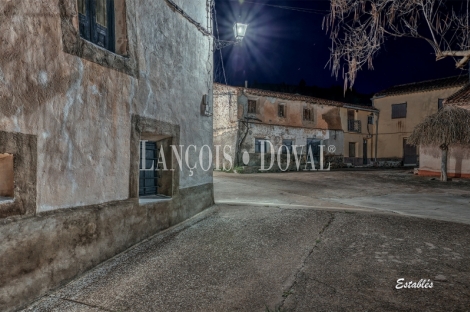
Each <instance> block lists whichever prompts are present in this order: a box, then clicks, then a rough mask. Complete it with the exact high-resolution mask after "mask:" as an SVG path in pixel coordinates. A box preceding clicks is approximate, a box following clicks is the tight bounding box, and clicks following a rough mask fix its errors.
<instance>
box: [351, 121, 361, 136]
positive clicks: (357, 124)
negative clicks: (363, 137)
mask: <svg viewBox="0 0 470 312" xmlns="http://www.w3.org/2000/svg"><path fill="white" fill-rule="evenodd" d="M348 131H349V132H357V133H361V132H362V123H361V121H360V120H353V119H349V120H348Z"/></svg>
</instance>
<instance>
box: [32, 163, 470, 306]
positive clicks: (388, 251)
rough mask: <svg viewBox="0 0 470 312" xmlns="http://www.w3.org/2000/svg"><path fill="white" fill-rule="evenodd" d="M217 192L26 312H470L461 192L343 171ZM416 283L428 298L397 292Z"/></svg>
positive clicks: (258, 180)
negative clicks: (207, 203) (196, 210)
mask: <svg viewBox="0 0 470 312" xmlns="http://www.w3.org/2000/svg"><path fill="white" fill-rule="evenodd" d="M214 183H215V191H216V202H217V205H215V206H213V207H212V208H209V209H207V210H206V211H204V212H203V213H201V214H199V215H197V216H196V217H194V218H192V219H190V220H188V221H186V222H184V223H182V224H180V225H177V226H175V227H173V228H171V229H168V230H166V231H164V232H162V233H160V234H158V235H155V236H154V237H152V238H151V239H148V240H146V241H144V242H142V243H141V244H139V245H137V246H135V247H133V248H131V249H129V250H127V251H126V252H124V253H122V254H120V255H118V256H116V257H114V258H113V259H111V260H109V261H106V262H105V263H103V264H101V265H100V266H98V267H97V268H95V269H93V270H91V271H89V272H88V273H86V274H84V275H83V276H81V277H79V278H77V279H76V280H74V281H72V282H71V283H69V284H68V285H66V286H65V287H63V288H61V289H58V290H56V291H54V292H51V293H50V294H48V295H47V296H45V297H43V298H41V299H39V300H38V301H37V302H35V303H34V304H33V305H31V306H30V307H28V308H27V309H26V310H27V311H266V310H267V309H268V310H269V311H468V310H469V309H470V243H469V242H470V225H468V223H469V212H468V210H470V204H469V201H470V197H469V193H470V188H469V185H470V184H468V182H465V181H459V182H456V181H453V182H450V183H447V184H443V183H441V182H438V181H431V180H429V179H426V178H420V177H415V176H413V175H410V174H408V173H407V172H405V171H373V172H353V171H345V172H330V173H302V174H297V173H287V174H256V175H237V174H225V173H216V175H215V178H214ZM397 212H398V213H397ZM408 214H412V215H418V216H420V217H414V216H409V215H408ZM443 220H450V221H458V222H449V221H443ZM399 279H403V280H401V281H402V282H401V283H398V282H397V281H398V280H399ZM420 280H424V281H425V282H427V283H428V286H429V285H430V283H431V282H432V286H433V287H432V288H429V287H428V288H404V287H401V288H400V289H397V288H396V287H397V285H398V286H399V287H400V285H401V286H403V283H405V282H406V283H408V282H418V281H420ZM422 284H423V285H424V283H422Z"/></svg>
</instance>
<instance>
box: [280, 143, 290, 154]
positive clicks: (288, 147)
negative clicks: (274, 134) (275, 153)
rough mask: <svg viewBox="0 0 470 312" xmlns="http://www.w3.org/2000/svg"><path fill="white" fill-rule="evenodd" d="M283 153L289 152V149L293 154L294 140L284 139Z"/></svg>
mask: <svg viewBox="0 0 470 312" xmlns="http://www.w3.org/2000/svg"><path fill="white" fill-rule="evenodd" d="M282 145H283V146H282V153H283V154H287V151H288V150H289V153H291V154H292V140H282Z"/></svg>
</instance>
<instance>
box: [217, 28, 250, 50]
mask: <svg viewBox="0 0 470 312" xmlns="http://www.w3.org/2000/svg"><path fill="white" fill-rule="evenodd" d="M247 28H248V24H242V23H235V25H233V32H234V35H235V41H228V40H217V39H216V40H215V49H216V50H220V49H223V48H225V47H227V46H230V45H232V44H239V43H240V42H242V40H243V38H244V37H245V34H246V29H247Z"/></svg>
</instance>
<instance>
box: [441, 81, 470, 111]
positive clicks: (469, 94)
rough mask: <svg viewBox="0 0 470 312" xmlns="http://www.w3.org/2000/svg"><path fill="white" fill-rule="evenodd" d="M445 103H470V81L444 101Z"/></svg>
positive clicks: (456, 104) (458, 104)
mask: <svg viewBox="0 0 470 312" xmlns="http://www.w3.org/2000/svg"><path fill="white" fill-rule="evenodd" d="M444 104H445V105H455V106H460V105H470V83H468V84H467V85H466V86H465V87H463V88H462V89H460V90H459V91H457V92H455V93H454V94H452V95H451V96H449V97H448V98H447V99H446V100H445V101H444Z"/></svg>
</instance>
